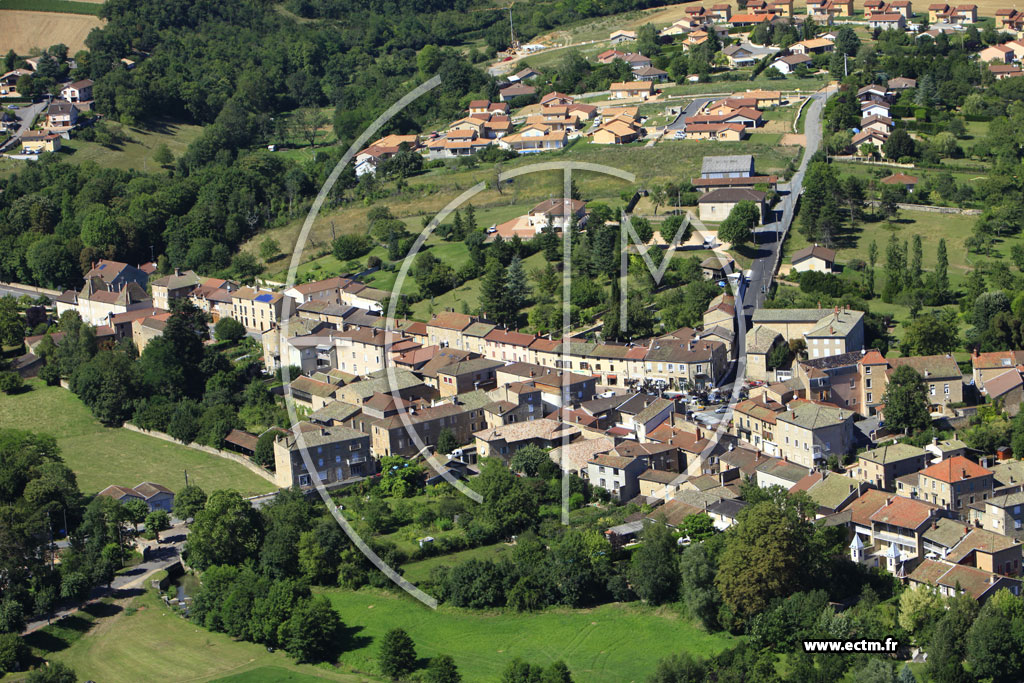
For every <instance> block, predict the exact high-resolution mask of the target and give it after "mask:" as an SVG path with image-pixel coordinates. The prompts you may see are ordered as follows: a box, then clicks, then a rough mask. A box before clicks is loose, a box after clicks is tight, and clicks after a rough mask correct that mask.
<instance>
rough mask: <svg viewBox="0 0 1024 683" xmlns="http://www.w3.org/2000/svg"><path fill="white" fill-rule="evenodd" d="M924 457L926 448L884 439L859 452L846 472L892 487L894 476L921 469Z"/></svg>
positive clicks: (871, 482) (894, 485) (923, 465)
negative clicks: (884, 442)
mask: <svg viewBox="0 0 1024 683" xmlns="http://www.w3.org/2000/svg"><path fill="white" fill-rule="evenodd" d="M928 459H929V458H928V452H927V451H925V450H924V449H923V448H918V447H917V446H912V445H910V444H907V443H887V444H885V445H882V446H879V447H878V448H875V449H874V450H869V451H864V452H863V453H859V454H858V455H857V462H856V464H854V465H851V466H850V467H849V468H848V469H847V473H848V474H850V475H851V476H853V477H854V478H855V479H857V480H859V481H863V482H867V483H869V484H871V485H873V486H875V487H876V488H879V489H882V490H885V491H896V480H897V478H899V477H902V476H905V475H908V474H913V473H915V472H919V471H920V470H923V469H924V468H925V467H927V465H928ZM899 493H900V495H904V494H903V493H902V492H899Z"/></svg>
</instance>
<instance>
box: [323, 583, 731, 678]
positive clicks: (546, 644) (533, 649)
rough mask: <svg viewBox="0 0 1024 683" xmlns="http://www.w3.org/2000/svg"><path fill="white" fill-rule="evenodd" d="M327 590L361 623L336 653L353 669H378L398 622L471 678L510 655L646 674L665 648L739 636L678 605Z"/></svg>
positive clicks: (492, 670) (492, 673)
mask: <svg viewBox="0 0 1024 683" xmlns="http://www.w3.org/2000/svg"><path fill="white" fill-rule="evenodd" d="M327 595H328V596H329V597H330V598H331V601H332V602H333V604H334V606H335V608H336V609H337V610H338V611H339V612H340V613H341V618H342V621H343V622H344V623H345V624H346V625H348V626H350V627H353V628H358V631H357V632H356V633H355V634H354V638H353V641H354V642H353V644H354V645H355V647H352V648H350V649H349V650H347V651H346V652H344V653H343V654H342V655H341V661H342V663H343V664H345V665H347V666H348V667H349V668H354V669H356V670H358V671H376V670H377V669H376V654H377V648H378V646H379V645H378V643H379V640H380V638H381V637H382V636H383V635H384V633H385V632H386V631H387V630H389V629H391V628H394V627H395V626H398V625H400V626H401V627H402V628H404V629H405V630H406V631H407V632H408V633H409V635H410V636H411V637H412V639H413V642H415V643H416V652H417V654H418V655H419V656H420V657H421V658H423V657H432V656H434V655H437V654H449V655H451V656H452V657H453V658H454V659H455V662H456V664H457V665H458V667H459V670H460V672H461V673H462V677H463V680H465V681H474V682H476V681H497V680H499V678H500V676H501V671H502V669H504V667H505V666H506V665H507V664H508V662H509V661H511V660H512V659H513V658H515V657H520V658H522V659H525V660H527V661H530V662H533V663H537V664H544V665H546V664H548V663H550V662H552V661H555V660H557V659H563V660H565V663H566V664H568V665H569V668H570V669H571V670H572V673H573V679H574V680H576V681H586V682H587V683H602V682H609V683H611V682H613V681H614V682H616V683H618V682H619V681H644V680H646V679H647V677H648V676H649V675H650V674H651V673H652V672H653V670H654V668H655V666H656V665H657V662H658V660H659V659H661V658H662V657H665V656H667V655H669V654H672V653H674V652H679V651H682V650H686V651H688V652H690V653H692V654H694V655H698V656H709V655H712V654H714V653H716V652H719V651H721V650H723V649H726V648H728V647H730V646H732V645H733V644H735V643H736V642H737V639H735V638H733V637H732V636H729V635H727V634H709V633H706V632H704V631H703V630H701V629H700V628H699V627H696V626H694V625H693V623H692V622H691V621H690V620H689V619H688V618H686V617H685V616H683V615H681V614H680V613H679V612H678V611H676V609H675V608H672V607H663V608H658V609H653V608H648V607H644V606H642V605H640V604H639V603H630V604H619V603H616V604H610V605H602V606H600V607H596V608H594V609H587V610H570V609H564V608H559V609H550V610H546V611H543V612H537V613H532V614H515V613H505V612H477V611H470V610H460V609H455V608H450V607H445V606H443V605H442V606H441V607H439V608H438V609H437V610H436V611H435V610H431V609H429V608H428V607H425V606H424V605H422V604H420V603H419V602H417V601H416V600H415V599H413V598H411V597H409V596H406V595H397V594H394V593H389V592H384V591H380V590H373V589H363V590H360V591H357V592H353V591H345V590H340V589H334V590H330V591H327ZM638 648H640V649H638Z"/></svg>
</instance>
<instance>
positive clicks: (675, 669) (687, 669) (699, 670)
mask: <svg viewBox="0 0 1024 683" xmlns="http://www.w3.org/2000/svg"><path fill="white" fill-rule="evenodd" d="M705 674H706V671H705V668H704V665H703V664H702V663H701V662H700V661H698V660H696V659H694V657H693V655H691V654H690V653H689V652H682V653H680V654H676V655H669V656H668V657H664V658H663V659H660V660H658V666H657V668H656V669H655V670H654V674H652V675H651V676H650V677H648V679H647V682H648V683H702V682H703V681H704V676H705Z"/></svg>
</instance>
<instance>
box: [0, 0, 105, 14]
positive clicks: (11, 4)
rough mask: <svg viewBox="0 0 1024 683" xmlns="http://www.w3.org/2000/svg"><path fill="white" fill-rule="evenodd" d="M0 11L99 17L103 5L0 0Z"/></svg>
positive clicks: (56, 0)
mask: <svg viewBox="0 0 1024 683" xmlns="http://www.w3.org/2000/svg"><path fill="white" fill-rule="evenodd" d="M0 9H20V10H31V11H33V12H63V13H65V14H92V15H95V16H99V13H100V10H101V9H103V3H97V2H73V1H72V0H0Z"/></svg>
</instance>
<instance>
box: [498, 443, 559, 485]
mask: <svg viewBox="0 0 1024 683" xmlns="http://www.w3.org/2000/svg"><path fill="white" fill-rule="evenodd" d="M549 462H551V457H550V456H549V455H548V453H547V451H545V450H544V449H543V448H541V447H540V446H537V445H535V444H528V445H526V446H523V447H522V448H520V449H518V450H517V451H516V452H515V455H513V456H512V459H511V460H509V462H508V466H509V467H511V468H512V470H513V471H515V472H522V473H523V474H525V475H526V476H528V477H536V476H537V474H538V472H540V470H541V468H542V467H543V466H544V464H545V463H549Z"/></svg>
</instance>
